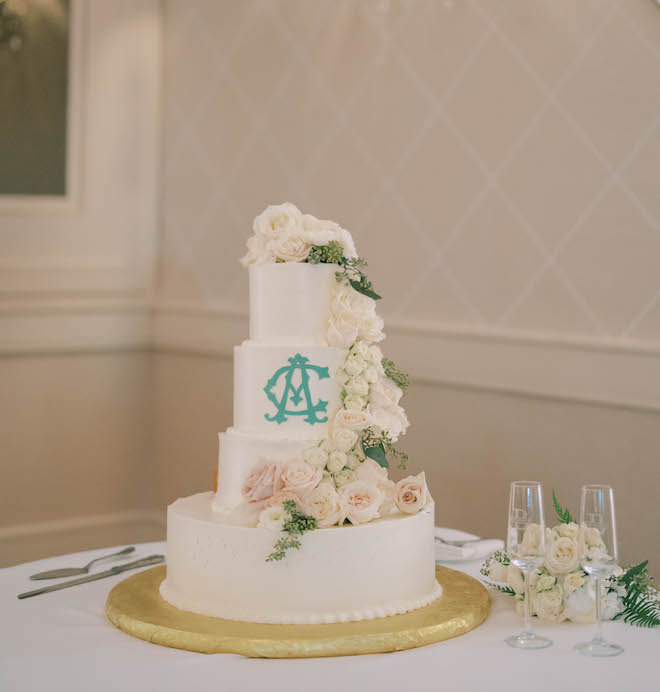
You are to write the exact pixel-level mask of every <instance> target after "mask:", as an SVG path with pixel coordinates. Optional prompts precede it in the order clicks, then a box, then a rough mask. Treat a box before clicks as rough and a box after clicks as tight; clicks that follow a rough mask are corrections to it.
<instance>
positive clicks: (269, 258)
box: [241, 235, 275, 267]
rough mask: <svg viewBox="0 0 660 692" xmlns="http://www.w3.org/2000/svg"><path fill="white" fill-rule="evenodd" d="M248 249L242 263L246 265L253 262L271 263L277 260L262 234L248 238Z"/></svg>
mask: <svg viewBox="0 0 660 692" xmlns="http://www.w3.org/2000/svg"><path fill="white" fill-rule="evenodd" d="M247 249H248V251H247V254H246V255H245V256H244V257H242V258H241V264H242V265H243V266H244V267H247V266H249V265H251V264H271V263H272V262H274V261H275V256H274V255H273V253H272V252H271V251H270V248H269V247H268V243H266V241H265V240H264V239H263V238H262V237H261V236H256V235H253V236H250V237H249V238H248V240H247Z"/></svg>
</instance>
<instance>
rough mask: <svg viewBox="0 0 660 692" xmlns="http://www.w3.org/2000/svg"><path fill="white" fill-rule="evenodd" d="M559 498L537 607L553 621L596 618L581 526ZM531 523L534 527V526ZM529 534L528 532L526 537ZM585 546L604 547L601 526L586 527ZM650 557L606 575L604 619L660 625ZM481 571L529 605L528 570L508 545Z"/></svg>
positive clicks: (535, 578) (539, 575) (533, 583)
mask: <svg viewBox="0 0 660 692" xmlns="http://www.w3.org/2000/svg"><path fill="white" fill-rule="evenodd" d="M552 499H553V504H554V508H555V512H556V515H557V519H558V521H559V523H558V524H557V525H556V526H554V527H552V528H547V529H546V554H545V562H544V564H543V566H542V567H540V568H539V569H538V570H536V571H534V572H532V574H531V575H530V583H529V586H530V594H531V612H532V614H533V615H536V616H537V617H538V618H539V619H541V620H545V621H547V622H562V621H570V622H578V623H593V622H595V621H596V590H595V583H594V580H593V578H592V577H590V576H589V575H588V574H587V573H586V572H585V571H584V570H583V569H582V568H581V567H580V563H579V559H578V532H579V526H578V525H577V524H576V523H575V521H574V520H573V517H572V516H571V514H570V512H569V511H568V510H567V509H564V508H563V507H562V506H561V505H560V504H559V502H558V500H557V496H556V495H555V493H554V491H553V493H552ZM534 528H538V527H535V526H534V525H530V526H529V527H528V530H534ZM524 539H525V536H523V541H524ZM585 547H586V549H587V550H589V551H595V552H597V551H600V550H603V548H604V544H603V541H602V538H601V535H600V532H599V531H598V529H591V528H590V529H586V532H585ZM646 565H647V561H645V562H642V563H640V564H638V565H635V566H630V567H627V568H621V567H618V568H617V570H616V571H615V572H614V574H612V576H611V577H610V578H609V579H607V580H604V583H603V589H602V595H601V598H602V601H601V613H602V618H603V620H615V619H618V618H621V619H623V620H625V621H626V622H629V623H631V624H634V625H639V626H642V627H657V626H658V625H660V590H659V589H658V588H657V586H656V584H655V582H654V580H653V578H652V577H651V576H650V575H649V573H648V570H647V567H646ZM481 573H482V574H483V575H484V576H485V577H488V578H489V579H490V580H491V582H486V583H488V584H489V585H490V586H492V587H493V588H496V589H498V590H499V591H501V592H503V593H506V594H508V595H510V596H513V597H514V598H515V600H516V611H517V612H518V613H519V614H521V615H522V613H523V611H524V607H525V595H524V594H525V576H524V574H523V573H522V571H521V570H520V569H519V568H518V567H516V566H515V565H514V564H512V562H511V560H510V559H509V556H508V555H507V553H505V552H504V551H498V552H496V553H493V554H492V555H491V556H490V557H489V558H488V559H487V560H486V561H485V562H484V564H483V566H482V568H481Z"/></svg>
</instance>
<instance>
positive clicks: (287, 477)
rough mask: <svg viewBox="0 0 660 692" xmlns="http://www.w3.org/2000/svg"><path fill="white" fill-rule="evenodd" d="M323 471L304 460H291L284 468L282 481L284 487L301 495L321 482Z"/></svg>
mask: <svg viewBox="0 0 660 692" xmlns="http://www.w3.org/2000/svg"><path fill="white" fill-rule="evenodd" d="M322 478H323V471H322V469H320V468H317V467H315V466H312V465H311V464H306V463H305V462H303V461H291V462H289V463H288V464H286V466H284V468H283V469H282V475H281V476H280V483H281V484H282V487H283V489H285V490H291V491H293V492H295V493H298V495H300V496H301V497H302V496H303V495H304V494H305V493H306V492H308V491H310V490H312V488H316V486H317V485H318V484H319V483H320V482H321V479H322Z"/></svg>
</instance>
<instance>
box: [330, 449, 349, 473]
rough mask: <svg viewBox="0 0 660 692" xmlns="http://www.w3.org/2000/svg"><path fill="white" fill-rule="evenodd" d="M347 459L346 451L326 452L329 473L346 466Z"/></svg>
mask: <svg viewBox="0 0 660 692" xmlns="http://www.w3.org/2000/svg"><path fill="white" fill-rule="evenodd" d="M347 461H348V457H347V456H346V452H330V454H328V464H327V466H328V471H330V473H339V472H340V471H341V470H342V469H343V468H344V466H346V462H347Z"/></svg>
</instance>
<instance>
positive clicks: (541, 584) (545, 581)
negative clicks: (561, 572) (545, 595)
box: [534, 574, 557, 591]
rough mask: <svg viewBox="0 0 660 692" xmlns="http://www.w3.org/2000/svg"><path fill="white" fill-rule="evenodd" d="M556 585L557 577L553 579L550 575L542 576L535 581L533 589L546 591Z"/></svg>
mask: <svg viewBox="0 0 660 692" xmlns="http://www.w3.org/2000/svg"><path fill="white" fill-rule="evenodd" d="M556 585H557V577H553V576H552V574H542V575H541V576H540V577H539V578H538V579H537V580H536V586H535V587H534V588H535V589H536V590H537V591H548V590H549V589H552V588H554V587H555V586H556Z"/></svg>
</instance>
